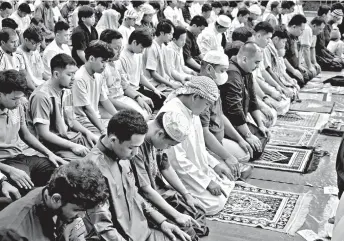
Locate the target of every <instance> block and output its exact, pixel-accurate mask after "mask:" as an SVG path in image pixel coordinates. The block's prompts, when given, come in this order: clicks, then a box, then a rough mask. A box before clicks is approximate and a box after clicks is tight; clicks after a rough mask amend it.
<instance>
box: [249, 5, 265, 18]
mask: <svg viewBox="0 0 344 241" xmlns="http://www.w3.org/2000/svg"><path fill="white" fill-rule="evenodd" d="M248 10H249V11H250V13H254V14H256V15H258V16H260V15H262V9H261V8H260V7H259V6H258V5H257V4H253V5H251V6H250V7H249V8H248Z"/></svg>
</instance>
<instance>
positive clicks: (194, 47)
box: [183, 31, 201, 68]
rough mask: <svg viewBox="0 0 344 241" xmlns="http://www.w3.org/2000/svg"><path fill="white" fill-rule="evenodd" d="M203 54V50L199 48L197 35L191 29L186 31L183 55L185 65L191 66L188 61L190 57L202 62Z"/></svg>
mask: <svg viewBox="0 0 344 241" xmlns="http://www.w3.org/2000/svg"><path fill="white" fill-rule="evenodd" d="M200 55H201V51H200V50H199V47H198V44H197V40H196V37H195V35H193V33H191V32H190V31H187V32H186V42H185V45H184V47H183V57H184V61H185V65H186V66H188V67H190V68H191V66H189V65H188V64H187V63H186V60H187V59H189V58H193V59H194V60H195V61H196V62H197V63H199V64H200V63H201V58H200V57H199V56H200Z"/></svg>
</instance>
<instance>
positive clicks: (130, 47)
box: [127, 44, 134, 54]
mask: <svg viewBox="0 0 344 241" xmlns="http://www.w3.org/2000/svg"><path fill="white" fill-rule="evenodd" d="M127 50H128V51H129V52H130V53H133V54H134V51H133V49H132V46H131V44H128V45H127Z"/></svg>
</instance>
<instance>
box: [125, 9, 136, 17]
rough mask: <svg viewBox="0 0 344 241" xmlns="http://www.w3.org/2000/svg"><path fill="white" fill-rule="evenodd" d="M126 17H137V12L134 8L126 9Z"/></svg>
mask: <svg viewBox="0 0 344 241" xmlns="http://www.w3.org/2000/svg"><path fill="white" fill-rule="evenodd" d="M124 18H137V12H136V11H135V10H134V9H129V10H127V11H125V13H124Z"/></svg>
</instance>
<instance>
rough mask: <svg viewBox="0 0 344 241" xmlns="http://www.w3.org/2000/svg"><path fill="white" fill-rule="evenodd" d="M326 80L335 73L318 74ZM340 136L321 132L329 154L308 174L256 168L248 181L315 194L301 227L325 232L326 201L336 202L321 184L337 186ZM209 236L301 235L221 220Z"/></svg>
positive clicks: (234, 239)
mask: <svg viewBox="0 0 344 241" xmlns="http://www.w3.org/2000/svg"><path fill="white" fill-rule="evenodd" d="M321 75H322V78H323V79H324V80H325V79H327V78H329V77H331V76H335V75H338V73H333V72H324V73H322V74H321ZM340 140H341V138H340V137H330V136H324V135H320V137H319V138H318V140H317V146H319V147H320V149H321V150H325V151H328V152H329V153H330V156H325V157H323V158H321V161H320V164H319V167H318V168H317V170H316V171H314V172H312V173H309V174H298V173H288V172H281V171H274V170H266V169H259V168H255V169H254V171H253V174H252V176H251V178H250V179H249V180H248V183H250V184H252V185H255V186H258V187H262V188H268V189H275V190H281V191H290V192H296V193H305V192H310V193H311V194H312V195H313V196H314V197H313V200H312V202H311V206H310V210H309V214H308V216H307V219H306V222H305V223H304V225H303V226H302V228H301V229H300V230H303V229H311V230H313V231H315V233H318V234H321V235H326V233H327V231H326V229H325V228H324V226H325V225H327V220H328V218H329V217H330V216H332V214H331V211H329V209H328V208H331V207H333V208H335V205H328V203H329V200H330V199H331V200H333V201H334V202H336V201H337V200H336V197H334V196H330V195H325V194H324V187H326V186H336V172H335V161H336V156H337V151H338V148H339V144H340ZM208 224H209V226H210V235H209V236H208V237H206V238H203V239H202V241H227V240H231V241H244V240H245V241H246V240H254V241H263V240H273V241H284V240H285V241H289V240H290V241H291V240H296V241H301V240H304V239H303V238H302V237H301V236H299V235H298V234H296V235H295V236H289V235H287V234H283V233H279V232H273V231H268V230H263V229H259V228H251V227H247V226H242V225H234V224H226V223H221V222H215V221H209V222H208Z"/></svg>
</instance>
